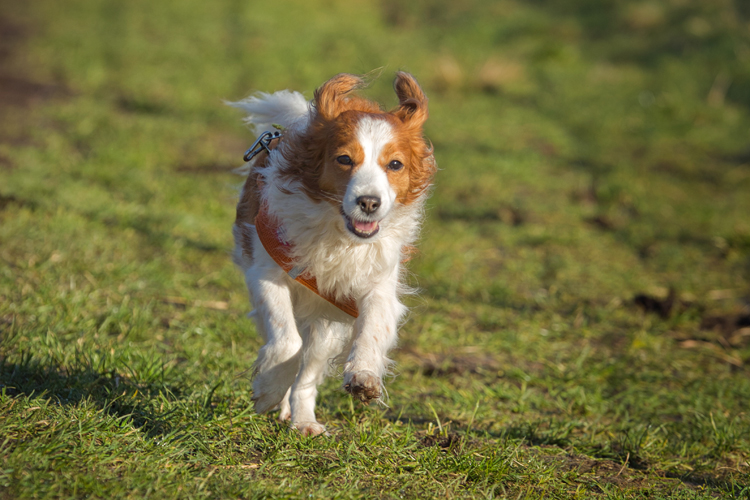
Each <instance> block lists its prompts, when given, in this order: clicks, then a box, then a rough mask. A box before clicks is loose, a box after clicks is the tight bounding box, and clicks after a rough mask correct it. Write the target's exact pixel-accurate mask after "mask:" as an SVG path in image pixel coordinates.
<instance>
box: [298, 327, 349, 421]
mask: <svg viewBox="0 0 750 500" xmlns="http://www.w3.org/2000/svg"><path fill="white" fill-rule="evenodd" d="M348 328H350V327H348V326H347V325H342V324H341V323H334V322H331V321H327V320H318V321H315V322H314V323H313V324H312V325H311V326H310V328H309V330H308V331H307V332H306V334H305V335H304V338H303V342H304V347H303V354H302V360H301V363H300V370H299V374H298V375H297V379H296V380H295V381H294V385H293V386H292V393H291V397H290V403H291V410H292V426H293V427H294V428H295V429H297V430H298V431H299V432H300V433H302V434H303V435H305V436H317V435H319V434H323V433H324V432H325V430H326V429H325V427H324V426H323V425H322V424H320V423H318V421H317V419H316V418H315V398H316V397H317V395H318V385H319V384H320V383H321V382H323V379H324V378H325V376H326V373H327V371H328V369H329V367H330V366H331V362H332V360H333V358H335V357H336V356H337V355H338V354H339V353H340V352H341V349H342V344H343V343H344V340H345V338H346V337H347V336H348V335H347V329H348Z"/></svg>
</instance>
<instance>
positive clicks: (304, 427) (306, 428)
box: [292, 422, 328, 437]
mask: <svg viewBox="0 0 750 500" xmlns="http://www.w3.org/2000/svg"><path fill="white" fill-rule="evenodd" d="M292 429H297V431H298V432H299V433H300V434H302V435H303V436H310V437H315V436H320V435H321V434H323V435H325V436H328V433H327V432H326V428H325V426H324V425H322V424H319V423H318V422H297V423H296V424H294V425H293V426H292Z"/></svg>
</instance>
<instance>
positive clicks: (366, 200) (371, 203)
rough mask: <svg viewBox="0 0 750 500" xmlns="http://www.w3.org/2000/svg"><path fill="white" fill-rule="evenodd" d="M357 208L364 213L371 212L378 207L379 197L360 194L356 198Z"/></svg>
mask: <svg viewBox="0 0 750 500" xmlns="http://www.w3.org/2000/svg"><path fill="white" fill-rule="evenodd" d="M357 205H359V209H360V210H362V211H363V212H364V213H366V214H368V215H369V214H371V213H373V212H375V211H376V210H377V209H378V208H380V198H378V197H377V196H360V197H359V198H357Z"/></svg>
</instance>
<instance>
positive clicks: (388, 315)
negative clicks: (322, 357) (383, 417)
mask: <svg viewBox="0 0 750 500" xmlns="http://www.w3.org/2000/svg"><path fill="white" fill-rule="evenodd" d="M396 276H397V273H396V272H394V275H393V276H392V279H390V280H388V281H387V282H385V283H381V284H376V285H375V287H374V288H373V290H372V291H371V292H370V293H368V294H367V295H366V296H365V297H364V298H362V300H360V301H359V302H358V306H359V317H358V318H357V321H356V323H355V326H354V328H355V332H354V335H355V336H354V343H353V344H352V349H351V351H350V353H349V357H348V358H347V361H346V364H345V365H344V389H346V391H347V392H349V394H351V395H352V396H354V397H355V398H358V399H359V400H360V401H362V402H365V403H367V402H369V401H370V400H373V399H376V400H378V399H381V397H382V395H383V382H382V380H383V376H384V375H385V374H386V371H387V369H388V364H389V363H390V360H389V359H388V357H387V354H388V351H389V350H390V349H391V347H393V346H394V344H395V343H396V339H397V329H398V323H399V320H400V319H401V317H402V316H403V314H404V313H405V312H406V307H404V305H403V304H401V303H400V302H399V300H398V296H397V293H396V286H397V279H396Z"/></svg>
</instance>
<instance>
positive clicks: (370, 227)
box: [352, 220, 378, 233]
mask: <svg viewBox="0 0 750 500" xmlns="http://www.w3.org/2000/svg"><path fill="white" fill-rule="evenodd" d="M352 224H353V225H354V229H356V230H357V231H361V232H363V233H370V232H372V231H374V230H375V228H376V227H378V223H377V222H360V221H358V220H352Z"/></svg>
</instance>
